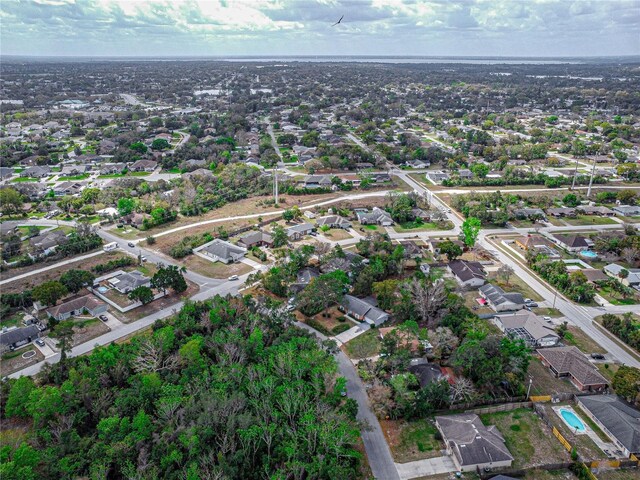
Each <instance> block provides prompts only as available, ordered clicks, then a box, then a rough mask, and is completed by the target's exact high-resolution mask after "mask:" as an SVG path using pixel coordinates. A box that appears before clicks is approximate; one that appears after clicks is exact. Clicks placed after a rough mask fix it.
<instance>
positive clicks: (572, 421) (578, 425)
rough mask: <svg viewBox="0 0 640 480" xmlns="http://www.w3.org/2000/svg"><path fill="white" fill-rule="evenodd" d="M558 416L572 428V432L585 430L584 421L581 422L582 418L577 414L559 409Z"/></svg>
mask: <svg viewBox="0 0 640 480" xmlns="http://www.w3.org/2000/svg"><path fill="white" fill-rule="evenodd" d="M560 416H561V417H562V419H563V420H564V421H565V423H566V424H567V425H569V426H570V427H571V428H572V429H573V431H574V432H576V433H582V432H585V431H586V430H587V429H586V427H585V426H584V423H582V420H580V419H579V418H578V416H577V415H576V414H575V413H573V412H572V411H571V410H565V409H560Z"/></svg>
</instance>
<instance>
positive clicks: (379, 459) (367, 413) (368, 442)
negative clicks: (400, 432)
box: [295, 322, 400, 480]
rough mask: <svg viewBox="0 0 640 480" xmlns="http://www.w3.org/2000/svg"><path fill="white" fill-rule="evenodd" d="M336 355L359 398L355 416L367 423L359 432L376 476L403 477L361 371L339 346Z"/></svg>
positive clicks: (353, 393)
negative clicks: (374, 411)
mask: <svg viewBox="0 0 640 480" xmlns="http://www.w3.org/2000/svg"><path fill="white" fill-rule="evenodd" d="M295 324H296V326H297V327H299V328H302V329H304V330H307V331H309V332H311V333H314V334H315V335H317V336H318V337H319V338H320V339H322V340H326V339H327V337H326V336H324V335H322V334H321V333H320V332H318V331H316V330H314V329H313V328H311V327H310V326H309V325H306V324H304V323H301V322H296V323H295ZM335 358H336V361H337V362H338V369H339V370H340V375H342V376H343V377H344V378H346V380H347V396H348V397H349V398H353V399H354V400H355V401H356V402H358V415H357V417H356V418H357V419H358V421H360V422H362V423H363V424H364V425H365V427H364V428H362V429H361V430H360V433H361V436H362V441H363V443H364V448H365V450H366V452H367V459H368V461H369V466H370V467H371V472H372V473H373V476H374V477H375V478H377V479H379V480H400V476H399V475H398V470H397V469H396V466H395V463H394V461H393V456H392V455H391V450H390V449H389V445H388V444H387V440H386V438H385V436H384V433H382V428H380V422H379V421H378V418H377V417H376V416H375V415H374V413H373V412H372V411H371V408H370V407H369V398H368V396H367V392H366V390H365V387H364V384H363V383H362V380H360V377H359V376H358V372H356V369H355V367H354V366H353V363H351V360H350V359H349V357H347V356H346V355H345V354H344V352H343V351H342V350H338V353H337V354H336V355H335Z"/></svg>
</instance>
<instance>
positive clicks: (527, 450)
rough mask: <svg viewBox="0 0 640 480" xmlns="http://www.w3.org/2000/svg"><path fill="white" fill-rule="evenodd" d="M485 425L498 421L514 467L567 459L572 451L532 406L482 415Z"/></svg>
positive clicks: (527, 466)
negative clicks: (555, 435) (537, 414)
mask: <svg viewBox="0 0 640 480" xmlns="http://www.w3.org/2000/svg"><path fill="white" fill-rule="evenodd" d="M480 418H481V419H482V423H484V424H485V425H487V426H489V425H495V426H496V427H497V428H498V430H499V431H500V433H502V435H503V437H504V439H505V443H506V445H507V448H508V449H509V451H510V452H511V455H513V457H514V461H513V468H531V467H533V466H535V465H542V464H545V463H556V462H558V463H559V462H566V461H568V459H569V453H568V452H567V451H566V450H565V448H564V447H563V446H562V445H561V444H560V442H559V441H558V440H557V439H556V438H555V437H554V436H553V435H552V434H551V432H550V431H549V429H548V428H547V426H546V425H545V424H544V423H542V421H541V420H540V419H538V417H537V416H536V414H535V413H533V411H532V410H528V409H525V408H519V409H517V410H513V411H511V412H496V413H488V414H484V415H480Z"/></svg>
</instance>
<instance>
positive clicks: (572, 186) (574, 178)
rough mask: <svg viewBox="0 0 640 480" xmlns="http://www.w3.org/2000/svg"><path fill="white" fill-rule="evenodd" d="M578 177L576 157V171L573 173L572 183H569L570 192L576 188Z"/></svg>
mask: <svg viewBox="0 0 640 480" xmlns="http://www.w3.org/2000/svg"><path fill="white" fill-rule="evenodd" d="M577 176H578V157H576V169H575V170H574V171H573V182H571V190H574V189H575V188H576V177H577Z"/></svg>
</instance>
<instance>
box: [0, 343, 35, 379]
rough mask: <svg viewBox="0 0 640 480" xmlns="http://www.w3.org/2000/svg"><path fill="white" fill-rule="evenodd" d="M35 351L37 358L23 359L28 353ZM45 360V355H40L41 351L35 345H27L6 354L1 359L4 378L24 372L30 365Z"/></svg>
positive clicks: (0, 367)
mask: <svg viewBox="0 0 640 480" xmlns="http://www.w3.org/2000/svg"><path fill="white" fill-rule="evenodd" d="M30 351H34V352H36V354H35V356H33V357H31V358H22V355H23V354H24V353H26V352H30ZM42 360H44V355H43V354H42V353H40V350H38V348H37V347H36V346H35V345H25V346H24V347H22V348H18V349H17V350H14V351H13V352H6V353H5V354H3V355H2V357H0V371H1V372H2V376H6V375H10V374H11V373H13V372H17V371H18V370H22V369H23V368H25V367H28V366H29V365H33V364H35V363H38V362H41V361H42Z"/></svg>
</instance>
